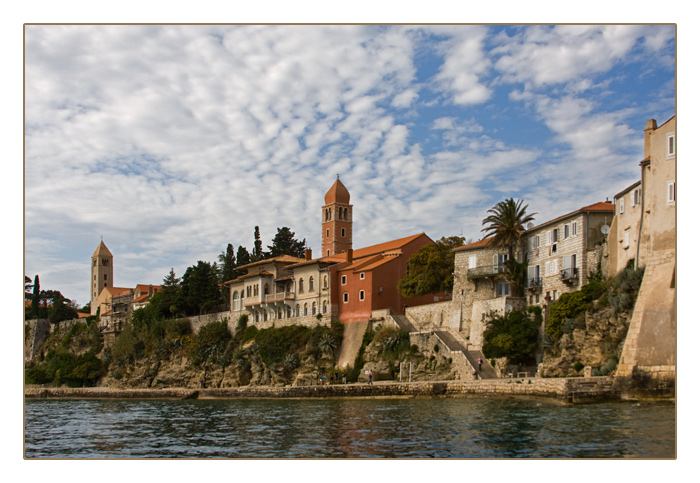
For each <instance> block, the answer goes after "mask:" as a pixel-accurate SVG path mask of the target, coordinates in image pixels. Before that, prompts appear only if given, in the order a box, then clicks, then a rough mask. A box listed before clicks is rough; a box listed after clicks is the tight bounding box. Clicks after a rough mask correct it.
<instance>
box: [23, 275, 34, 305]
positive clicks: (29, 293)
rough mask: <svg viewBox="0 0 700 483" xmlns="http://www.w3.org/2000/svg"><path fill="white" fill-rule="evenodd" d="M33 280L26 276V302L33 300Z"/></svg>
mask: <svg viewBox="0 0 700 483" xmlns="http://www.w3.org/2000/svg"><path fill="white" fill-rule="evenodd" d="M32 287H34V285H32V279H31V278H29V277H27V276H26V275H25V276H24V300H31V299H32Z"/></svg>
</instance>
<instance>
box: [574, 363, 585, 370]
mask: <svg viewBox="0 0 700 483" xmlns="http://www.w3.org/2000/svg"><path fill="white" fill-rule="evenodd" d="M583 368H584V365H583V363H581V361H578V362H576V364H574V371H576V372H578V371H580V370H581V369H583Z"/></svg>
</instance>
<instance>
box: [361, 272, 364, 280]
mask: <svg viewBox="0 0 700 483" xmlns="http://www.w3.org/2000/svg"><path fill="white" fill-rule="evenodd" d="M364 279H365V272H360V280H364Z"/></svg>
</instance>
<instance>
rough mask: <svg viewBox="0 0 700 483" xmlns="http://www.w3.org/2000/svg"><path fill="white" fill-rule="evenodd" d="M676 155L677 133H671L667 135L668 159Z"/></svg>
mask: <svg viewBox="0 0 700 483" xmlns="http://www.w3.org/2000/svg"><path fill="white" fill-rule="evenodd" d="M675 155H676V133H675V132H670V133H668V134H667V135H666V157H667V158H672V157H673V156H675Z"/></svg>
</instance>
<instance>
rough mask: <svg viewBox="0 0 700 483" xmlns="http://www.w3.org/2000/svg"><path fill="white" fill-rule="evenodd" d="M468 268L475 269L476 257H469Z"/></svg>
mask: <svg viewBox="0 0 700 483" xmlns="http://www.w3.org/2000/svg"><path fill="white" fill-rule="evenodd" d="M469 268H470V269H472V268H476V255H472V256H471V257H469Z"/></svg>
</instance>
